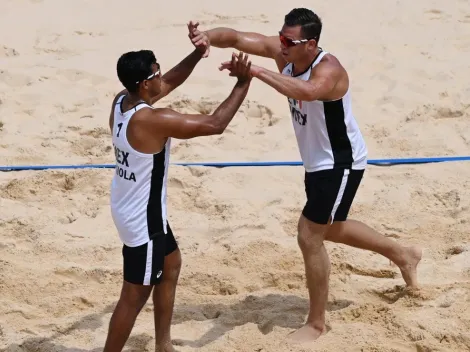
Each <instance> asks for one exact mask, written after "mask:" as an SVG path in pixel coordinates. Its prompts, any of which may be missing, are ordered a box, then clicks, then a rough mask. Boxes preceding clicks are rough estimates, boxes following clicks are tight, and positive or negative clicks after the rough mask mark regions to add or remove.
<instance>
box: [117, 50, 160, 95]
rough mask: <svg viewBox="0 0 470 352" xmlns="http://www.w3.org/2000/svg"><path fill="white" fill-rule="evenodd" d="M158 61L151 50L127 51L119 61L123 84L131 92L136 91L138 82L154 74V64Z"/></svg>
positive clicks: (118, 73)
mask: <svg viewBox="0 0 470 352" xmlns="http://www.w3.org/2000/svg"><path fill="white" fill-rule="evenodd" d="M156 63H157V59H156V58H155V55H154V53H153V52H152V51H151V50H140V51H130V52H127V53H125V54H123V55H121V57H120V58H119V60H118V62H117V67H116V69H117V75H118V77H119V80H120V81H121V83H122V85H123V86H124V87H125V88H126V89H127V90H128V91H129V92H130V93H136V92H137V88H138V86H139V85H138V84H137V83H136V82H139V81H142V80H144V79H146V78H147V77H148V76H150V75H151V74H152V65H153V64H156Z"/></svg>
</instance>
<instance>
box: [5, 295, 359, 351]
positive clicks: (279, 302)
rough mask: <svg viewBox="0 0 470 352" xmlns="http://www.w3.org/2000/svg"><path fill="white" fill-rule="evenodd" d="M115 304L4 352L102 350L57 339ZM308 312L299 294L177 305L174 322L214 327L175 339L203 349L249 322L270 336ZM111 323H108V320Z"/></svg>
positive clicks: (144, 341) (133, 343) (138, 346)
mask: <svg viewBox="0 0 470 352" xmlns="http://www.w3.org/2000/svg"><path fill="white" fill-rule="evenodd" d="M351 303H352V302H350V301H344V300H338V301H335V302H329V304H328V311H335V310H340V309H343V308H346V307H348V306H349V305H350V304H351ZM114 307H115V305H114V304H111V305H108V306H107V307H105V308H104V309H103V311H101V312H100V313H95V314H90V315H87V316H84V317H83V318H81V319H80V320H78V321H76V322H75V323H74V324H72V325H71V326H70V327H68V328H65V329H60V330H59V331H57V332H55V333H54V334H53V335H52V336H50V337H47V338H45V337H32V338H28V339H26V340H24V341H23V342H22V343H20V344H12V345H10V346H8V347H7V348H6V349H3V350H0V352H33V351H34V352H101V351H102V350H103V348H102V347H100V348H95V349H92V350H85V349H82V348H73V347H65V346H63V345H61V344H58V343H55V342H54V341H55V340H56V339H57V338H58V337H60V336H63V335H67V334H69V333H71V332H72V331H76V330H91V331H94V330H96V329H98V328H100V327H101V326H102V325H103V316H104V315H105V314H109V313H112V311H113V309H114ZM307 311H308V300H307V299H304V298H300V297H298V296H293V295H289V296H285V295H279V294H269V295H266V296H261V297H260V296H248V297H246V298H245V299H244V300H242V301H240V302H237V303H235V304H232V305H224V304H216V303H215V304H203V305H185V304H180V305H179V306H176V307H175V312H174V317H173V325H176V324H181V323H184V322H187V321H205V320H212V321H213V323H214V324H213V327H212V328H211V329H210V330H209V331H208V332H206V333H205V334H204V335H203V336H201V337H200V338H199V339H198V340H195V341H188V340H174V341H173V342H174V344H175V345H179V346H189V347H193V348H201V347H203V346H205V345H207V344H209V343H211V342H213V341H215V340H217V339H219V338H220V337H222V336H223V335H224V334H225V333H227V332H228V331H230V330H232V329H234V328H236V327H237V326H242V325H245V324H248V323H253V324H256V325H257V326H258V329H259V331H260V332H261V333H262V334H264V335H266V334H269V333H270V332H271V331H272V330H273V328H274V327H275V326H278V327H282V328H290V329H297V328H299V327H300V326H302V324H303V323H304V321H305V316H306V314H307ZM106 324H107V322H106ZM153 335H154V334H153V331H149V334H140V335H133V334H132V333H131V336H130V338H129V340H128V341H127V343H126V347H125V349H124V350H123V351H125V352H137V351H142V350H145V347H146V346H147V345H148V344H149V342H150V341H151V340H153V339H154V336H153Z"/></svg>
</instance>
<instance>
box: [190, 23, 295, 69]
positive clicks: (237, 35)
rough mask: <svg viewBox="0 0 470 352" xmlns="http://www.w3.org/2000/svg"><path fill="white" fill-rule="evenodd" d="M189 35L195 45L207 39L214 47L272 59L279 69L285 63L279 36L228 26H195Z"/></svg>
mask: <svg viewBox="0 0 470 352" xmlns="http://www.w3.org/2000/svg"><path fill="white" fill-rule="evenodd" d="M195 27H197V25H196V26H195ZM190 36H192V38H191V41H192V42H193V44H195V45H198V44H199V43H203V42H205V41H206V40H209V43H210V45H211V46H214V47H216V48H234V49H237V50H240V51H243V52H245V53H247V54H251V55H256V56H262V57H266V58H271V59H274V60H275V61H276V64H277V66H278V68H279V70H280V71H282V68H284V66H285V65H286V64H287V62H286V61H285V60H284V58H283V56H282V54H281V42H280V41H279V36H266V35H263V34H260V33H255V32H242V31H237V30H235V29H232V28H228V27H216V28H212V29H209V30H206V31H200V30H199V29H197V28H196V29H195V30H194V31H193V33H192V34H191V33H190Z"/></svg>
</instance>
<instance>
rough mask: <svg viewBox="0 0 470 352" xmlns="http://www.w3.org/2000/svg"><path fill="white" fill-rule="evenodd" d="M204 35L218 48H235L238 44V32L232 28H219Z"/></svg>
mask: <svg viewBox="0 0 470 352" xmlns="http://www.w3.org/2000/svg"><path fill="white" fill-rule="evenodd" d="M204 33H206V35H207V37H208V38H209V42H210V44H211V45H212V46H214V47H216V48H235V45H236V43H237V31H236V30H234V29H231V28H227V27H217V28H213V29H209V30H207V31H204ZM235 49H236V48H235Z"/></svg>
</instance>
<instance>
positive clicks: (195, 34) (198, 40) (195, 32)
mask: <svg viewBox="0 0 470 352" xmlns="http://www.w3.org/2000/svg"><path fill="white" fill-rule="evenodd" d="M198 26H199V22H196V23H194V22H193V21H189V23H188V32H189V33H188V37H189V39H190V40H191V43H193V45H194V46H195V47H196V49H198V50H199V51H200V52H202V57H204V58H206V57H208V56H209V52H210V41H209V38H208V37H207V35H206V34H205V33H204V32H201V31H200V30H199V29H197V27H198Z"/></svg>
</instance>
